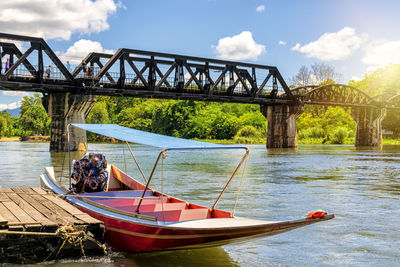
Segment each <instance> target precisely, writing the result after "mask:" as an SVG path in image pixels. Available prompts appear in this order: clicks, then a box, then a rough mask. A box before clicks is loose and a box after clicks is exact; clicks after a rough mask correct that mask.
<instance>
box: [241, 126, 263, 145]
mask: <svg viewBox="0 0 400 267" xmlns="http://www.w3.org/2000/svg"><path fill="white" fill-rule="evenodd" d="M233 140H234V142H235V143H239V144H262V143H264V142H265V140H264V138H262V134H261V132H260V131H259V130H257V129H256V128H255V127H253V126H249V125H248V126H244V127H243V128H241V129H240V130H239V131H238V132H237V134H236V135H235V137H234V138H233Z"/></svg>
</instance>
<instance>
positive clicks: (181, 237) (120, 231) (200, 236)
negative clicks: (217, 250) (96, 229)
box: [106, 226, 263, 239]
mask: <svg viewBox="0 0 400 267" xmlns="http://www.w3.org/2000/svg"><path fill="white" fill-rule="evenodd" d="M106 230H108V231H114V232H118V233H122V234H128V235H133V236H139V237H144V238H153V239H190V238H202V237H212V236H227V235H235V236H236V235H243V234H245V235H247V234H253V233H257V232H263V231H260V230H252V231H241V232H228V233H218V234H197V235H152V234H144V233H137V232H131V231H126V230H122V229H117V228H114V227H109V226H106Z"/></svg>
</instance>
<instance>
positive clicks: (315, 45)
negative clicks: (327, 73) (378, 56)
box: [292, 27, 367, 61]
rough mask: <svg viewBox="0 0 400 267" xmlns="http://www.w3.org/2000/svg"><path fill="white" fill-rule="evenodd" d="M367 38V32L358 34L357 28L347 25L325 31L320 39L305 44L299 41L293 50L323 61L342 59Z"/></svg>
mask: <svg viewBox="0 0 400 267" xmlns="http://www.w3.org/2000/svg"><path fill="white" fill-rule="evenodd" d="M366 38H367V36H366V35H365V34H362V35H357V34H356V32H355V29H353V28H349V27H345V28H343V29H341V30H340V31H338V32H333V33H324V34H323V35H322V36H321V37H319V39H318V40H316V41H314V42H311V43H308V44H305V45H303V46H301V45H300V43H297V44H296V45H295V46H294V47H292V50H293V51H299V52H300V53H303V54H306V57H310V58H318V59H320V60H323V61H335V60H342V59H345V58H347V57H349V56H350V55H351V54H352V53H353V52H354V51H355V50H357V49H358V48H360V45H361V44H362V43H363V42H364V41H365V40H366Z"/></svg>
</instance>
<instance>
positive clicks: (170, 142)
mask: <svg viewBox="0 0 400 267" xmlns="http://www.w3.org/2000/svg"><path fill="white" fill-rule="evenodd" d="M71 125H72V126H74V127H78V128H81V129H83V130H86V131H90V132H93V133H96V134H100V135H104V136H108V137H111V138H115V139H118V140H121V141H126V142H131V143H137V144H142V145H148V146H154V147H160V148H163V149H168V150H183V149H247V147H245V146H230V145H221V144H213V143H207V142H200V141H194V140H189V139H183V138H177V137H172V136H165V135H161V134H155V133H149V132H145V131H140V130H136V129H131V128H127V127H123V126H120V125H117V124H82V123H71Z"/></svg>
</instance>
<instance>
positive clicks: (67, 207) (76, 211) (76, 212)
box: [44, 194, 84, 215]
mask: <svg viewBox="0 0 400 267" xmlns="http://www.w3.org/2000/svg"><path fill="white" fill-rule="evenodd" d="M44 197H45V198H47V199H48V200H50V201H52V202H53V203H55V204H57V205H58V206H59V207H60V208H62V209H63V210H65V211H67V212H68V213H70V214H71V215H79V214H84V213H83V211H81V210H79V209H78V208H76V207H74V206H72V205H71V204H69V203H68V202H67V201H65V200H62V199H60V198H58V197H55V196H53V195H50V194H47V195H44Z"/></svg>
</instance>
